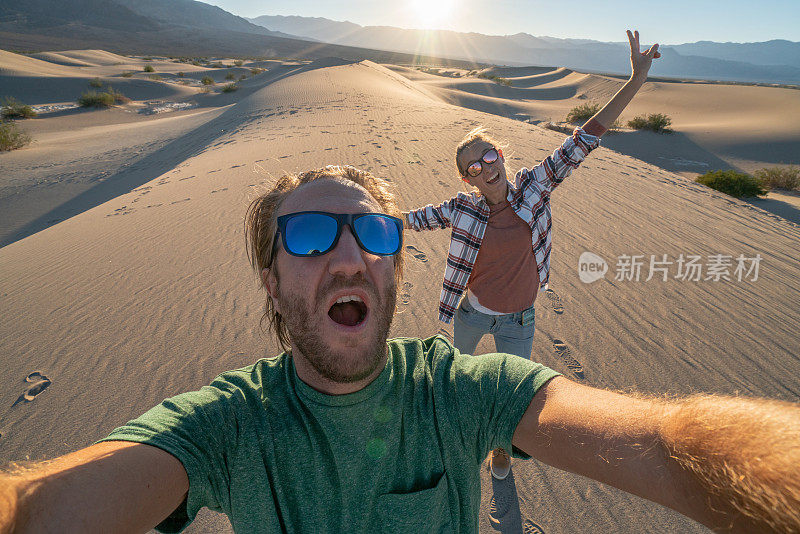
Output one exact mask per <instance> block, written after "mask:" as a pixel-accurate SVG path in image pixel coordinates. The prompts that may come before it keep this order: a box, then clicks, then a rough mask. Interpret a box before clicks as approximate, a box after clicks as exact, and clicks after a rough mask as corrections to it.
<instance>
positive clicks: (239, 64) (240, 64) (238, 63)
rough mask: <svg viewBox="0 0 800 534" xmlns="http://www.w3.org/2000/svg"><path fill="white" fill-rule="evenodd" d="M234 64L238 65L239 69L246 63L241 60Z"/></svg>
mask: <svg viewBox="0 0 800 534" xmlns="http://www.w3.org/2000/svg"><path fill="white" fill-rule="evenodd" d="M233 64H234V65H236V66H237V67H241V66H242V65H243V64H244V61H242V60H241V59H237V60H236V61H234V62H233Z"/></svg>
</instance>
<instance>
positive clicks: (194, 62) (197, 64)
mask: <svg viewBox="0 0 800 534" xmlns="http://www.w3.org/2000/svg"><path fill="white" fill-rule="evenodd" d="M192 65H194V66H195V67H199V66H200V65H202V63H200V62H199V61H192Z"/></svg>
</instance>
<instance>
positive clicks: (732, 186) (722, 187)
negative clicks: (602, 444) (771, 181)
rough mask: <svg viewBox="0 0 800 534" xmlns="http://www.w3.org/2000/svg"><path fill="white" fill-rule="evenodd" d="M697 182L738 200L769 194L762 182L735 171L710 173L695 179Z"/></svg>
mask: <svg viewBox="0 0 800 534" xmlns="http://www.w3.org/2000/svg"><path fill="white" fill-rule="evenodd" d="M695 182H697V183H699V184H703V185H706V186H708V187H710V188H711V189H716V190H717V191H721V192H723V193H725V194H727V195H730V196H732V197H736V198H741V197H755V196H759V195H766V194H767V191H766V189H764V184H763V183H762V182H761V180H759V179H758V178H755V177H753V176H750V175H749V174H745V173H742V172H737V171H733V170H727V171H709V172H707V173H705V174H701V175H700V176H698V177H697V178H695Z"/></svg>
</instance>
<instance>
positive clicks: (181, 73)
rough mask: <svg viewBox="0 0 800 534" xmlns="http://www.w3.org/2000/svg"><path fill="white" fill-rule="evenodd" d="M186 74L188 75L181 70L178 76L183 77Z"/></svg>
mask: <svg viewBox="0 0 800 534" xmlns="http://www.w3.org/2000/svg"><path fill="white" fill-rule="evenodd" d="M184 76H186V74H184V73H183V72H179V73H178V77H179V78H183V77H184Z"/></svg>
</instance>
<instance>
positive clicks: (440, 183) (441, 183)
mask: <svg viewBox="0 0 800 534" xmlns="http://www.w3.org/2000/svg"><path fill="white" fill-rule="evenodd" d="M439 185H443V186H445V187H447V186H448V185H449V184H447V183H446V182H443V181H441V180H439Z"/></svg>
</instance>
